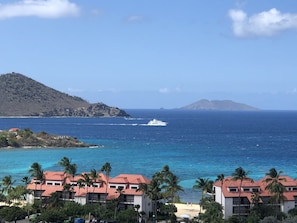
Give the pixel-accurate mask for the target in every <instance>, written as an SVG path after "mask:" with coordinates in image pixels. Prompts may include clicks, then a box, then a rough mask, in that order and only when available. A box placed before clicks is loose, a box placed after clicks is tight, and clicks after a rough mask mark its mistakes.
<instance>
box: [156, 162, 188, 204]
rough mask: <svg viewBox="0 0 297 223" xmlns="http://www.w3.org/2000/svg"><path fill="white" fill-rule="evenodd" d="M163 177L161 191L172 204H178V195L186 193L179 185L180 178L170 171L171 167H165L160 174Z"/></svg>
mask: <svg viewBox="0 0 297 223" xmlns="http://www.w3.org/2000/svg"><path fill="white" fill-rule="evenodd" d="M160 175H161V181H162V182H161V183H162V187H161V189H162V190H163V191H164V192H163V197H164V198H168V199H169V201H170V202H171V203H174V202H176V195H177V193H178V192H179V191H184V189H183V187H182V186H180V185H179V182H180V180H179V178H178V177H177V176H176V175H175V174H173V172H172V171H170V169H169V166H168V165H166V166H164V167H163V170H162V171H161V173H160Z"/></svg>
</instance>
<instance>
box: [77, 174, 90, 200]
mask: <svg viewBox="0 0 297 223" xmlns="http://www.w3.org/2000/svg"><path fill="white" fill-rule="evenodd" d="M80 176H81V178H80V180H79V181H80V184H82V185H84V187H85V188H86V194H87V198H88V188H89V187H90V186H92V179H91V178H90V174H88V173H83V174H81V175H80Z"/></svg>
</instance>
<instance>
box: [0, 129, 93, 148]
mask: <svg viewBox="0 0 297 223" xmlns="http://www.w3.org/2000/svg"><path fill="white" fill-rule="evenodd" d="M95 146H96V145H89V144H86V143H84V142H81V141H79V140H77V139H76V138H73V137H70V136H60V135H52V134H48V133H46V132H40V133H33V132H32V131H31V130H30V129H28V128H27V129H23V130H21V129H19V128H11V129H9V130H0V148H47V147H56V148H70V147H95Z"/></svg>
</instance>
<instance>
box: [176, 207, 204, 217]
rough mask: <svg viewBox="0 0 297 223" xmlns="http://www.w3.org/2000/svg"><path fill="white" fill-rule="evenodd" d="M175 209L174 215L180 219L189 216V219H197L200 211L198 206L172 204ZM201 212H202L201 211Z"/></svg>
mask: <svg viewBox="0 0 297 223" xmlns="http://www.w3.org/2000/svg"><path fill="white" fill-rule="evenodd" d="M174 205H175V206H176V208H177V212H176V213H175V215H176V217H180V216H182V215H189V216H190V219H192V218H194V217H195V216H196V217H197V216H198V214H199V211H200V205H199V204H181V203H175V204H174ZM201 212H203V210H201Z"/></svg>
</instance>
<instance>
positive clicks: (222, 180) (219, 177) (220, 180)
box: [215, 173, 225, 205]
mask: <svg viewBox="0 0 297 223" xmlns="http://www.w3.org/2000/svg"><path fill="white" fill-rule="evenodd" d="M224 180H225V175H224V174H223V173H221V174H219V175H218V176H217V179H216V180H215V181H216V182H218V181H219V182H220V183H221V205H223V185H224Z"/></svg>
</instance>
